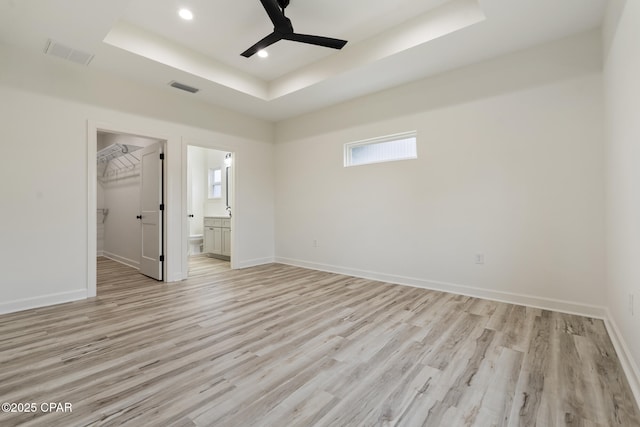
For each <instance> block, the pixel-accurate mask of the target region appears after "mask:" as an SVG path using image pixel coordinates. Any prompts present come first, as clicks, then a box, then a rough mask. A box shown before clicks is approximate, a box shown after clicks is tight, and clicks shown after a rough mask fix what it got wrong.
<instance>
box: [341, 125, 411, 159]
mask: <svg viewBox="0 0 640 427" xmlns="http://www.w3.org/2000/svg"><path fill="white" fill-rule="evenodd" d="M406 139H413V143H414V148H415V155H412V156H403V157H397V158H387V159H382V160H374V161H369V162H363V163H353V155H352V152H353V149H354V148H357V147H361V146H364V145H375V144H383V143H386V142H394V141H402V140H406ZM343 154H344V167H345V168H347V167H352V166H363V165H371V164H377V163H387V162H399V161H402V160H414V159H417V158H418V131H415V130H414V131H409V132H401V133H395V134H392V135H385V136H378V137H375V138H368V139H362V140H359V141H354V142H347V143H345V144H344V153H343Z"/></svg>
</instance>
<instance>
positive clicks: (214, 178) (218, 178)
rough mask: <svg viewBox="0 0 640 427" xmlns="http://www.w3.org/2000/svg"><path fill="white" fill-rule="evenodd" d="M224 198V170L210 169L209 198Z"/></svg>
mask: <svg viewBox="0 0 640 427" xmlns="http://www.w3.org/2000/svg"><path fill="white" fill-rule="evenodd" d="M221 197H222V169H220V168H218V169H213V168H212V169H209V198H210V199H220V198H221Z"/></svg>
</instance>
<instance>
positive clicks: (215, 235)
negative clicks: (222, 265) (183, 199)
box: [204, 216, 231, 261]
mask: <svg viewBox="0 0 640 427" xmlns="http://www.w3.org/2000/svg"><path fill="white" fill-rule="evenodd" d="M204 253H206V254H207V255H208V256H210V257H213V258H219V259H223V260H227V261H229V260H230V259H231V218H229V217H223V216H208V217H205V218H204Z"/></svg>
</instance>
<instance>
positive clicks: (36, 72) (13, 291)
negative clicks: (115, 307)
mask: <svg viewBox="0 0 640 427" xmlns="http://www.w3.org/2000/svg"><path fill="white" fill-rule="evenodd" d="M0 63H2V67H0V139H1V140H2V141H4V143H3V147H4V149H5V152H4V154H5V159H10V161H5V162H4V163H3V167H2V168H0V182H2V183H3V184H2V186H1V192H2V194H1V195H0V200H1V202H0V217H1V218H2V221H1V222H0V235H1V236H2V239H1V240H0V255H1V256H0V264H1V265H0V269H1V270H2V275H3V276H2V280H1V281H0V290H1V292H0V294H1V295H2V296H1V299H0V312H6V311H13V310H17V309H23V308H26V307H30V306H38V305H44V304H51V303H55V302H60V301H67V300H71V299H77V298H83V297H84V296H86V295H87V283H88V265H89V257H95V249H94V250H88V248H87V241H88V240H89V236H88V234H87V233H88V231H87V230H88V228H89V225H88V222H89V221H90V220H93V221H95V219H92V218H91V215H93V216H94V218H95V214H91V213H89V212H87V205H88V193H89V188H88V182H89V177H88V172H87V170H88V166H87V156H88V145H87V139H88V137H87V127H88V120H89V121H95V122H98V123H101V124H108V125H109V126H113V127H114V128H118V129H126V130H132V131H133V133H136V134H142V135H149V136H153V137H160V138H163V139H166V140H167V141H168V143H167V172H168V177H167V178H168V181H167V189H166V190H167V194H168V199H167V222H168V226H169V228H170V231H169V233H168V236H167V240H168V244H169V246H170V248H169V249H170V250H169V251H168V254H167V257H168V261H167V262H168V264H169V269H170V272H171V275H170V277H169V279H170V280H176V279H178V278H181V277H182V274H183V272H182V271H181V268H182V267H183V265H182V251H183V250H184V248H183V247H182V243H183V240H184V244H185V247H186V236H187V233H188V231H187V230H186V227H185V228H183V224H185V225H186V215H184V216H183V202H182V194H183V188H184V187H186V186H183V182H182V164H183V159H182V156H183V154H182V153H183V150H182V141H183V140H184V139H185V138H187V139H188V138H190V139H193V140H197V141H202V142H203V143H211V142H216V141H224V144H226V145H227V146H228V147H229V148H230V151H236V152H237V153H238V163H239V164H240V167H239V168H238V170H237V174H238V175H237V178H238V179H237V183H236V188H238V190H239V191H238V194H239V195H240V197H238V199H237V204H238V205H239V208H238V209H237V212H236V215H234V220H235V221H236V222H237V223H238V224H240V225H241V227H240V228H241V231H240V232H239V233H238V234H237V235H236V236H235V239H236V243H237V244H236V257H237V258H238V261H239V262H240V265H242V263H244V264H250V263H251V262H252V261H253V260H256V259H259V260H265V259H267V260H268V259H272V258H273V240H274V236H273V198H274V195H273V191H274V190H273V164H272V163H271V158H272V152H273V145H272V133H273V130H272V125H271V124H269V123H266V122H263V121H260V120H256V119H252V118H250V117H246V116H243V115H241V114H237V113H233V112H231V111H226V110H224V109H221V108H214V107H211V106H208V105H207V104H204V103H200V102H199V101H197V98H194V97H189V96H181V95H182V94H179V95H176V94H175V93H174V92H171V89H167V91H161V90H160V91H158V90H154V89H150V88H147V87H145V86H144V85H143V84H134V83H131V82H127V81H126V80H122V79H119V78H117V77H113V76H109V75H107V74H103V73H100V72H97V71H96V70H93V69H91V67H81V66H77V65H75V64H73V63H67V62H64V61H62V60H58V59H57V58H51V57H46V56H45V55H36V56H30V55H26V54H23V53H20V52H16V51H14V50H11V49H10V48H7V47H6V46H1V45H0ZM94 143H95V142H94ZM242 162H244V163H242ZM244 165H246V168H243V166H244ZM94 182H95V181H94ZM240 190H242V191H240ZM185 211H186V209H185ZM253 212H260V217H259V218H256V217H255V215H254V214H253ZM92 238H93V237H92ZM25 254H28V256H25ZM34 260H37V261H36V264H34ZM34 265H37V268H34Z"/></svg>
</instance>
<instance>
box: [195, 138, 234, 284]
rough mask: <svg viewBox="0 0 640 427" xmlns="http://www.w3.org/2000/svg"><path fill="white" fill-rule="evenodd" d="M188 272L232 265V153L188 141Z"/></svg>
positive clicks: (201, 271) (202, 271) (196, 272)
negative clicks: (189, 143) (191, 143)
mask: <svg viewBox="0 0 640 427" xmlns="http://www.w3.org/2000/svg"><path fill="white" fill-rule="evenodd" d="M186 151H187V180H186V181H187V182H186V195H187V217H188V225H187V229H188V232H187V239H188V242H187V251H188V252H187V256H188V259H189V262H188V276H189V277H192V276H194V275H200V274H203V273H204V272H206V271H207V270H209V269H211V270H220V269H225V268H226V269H228V268H230V262H231V252H232V248H231V244H232V239H231V235H232V232H233V231H232V227H231V223H232V217H233V204H234V191H233V189H234V186H233V169H232V167H233V153H231V152H229V151H223V150H218V149H214V148H205V147H200V146H195V145H187V147H186Z"/></svg>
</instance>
